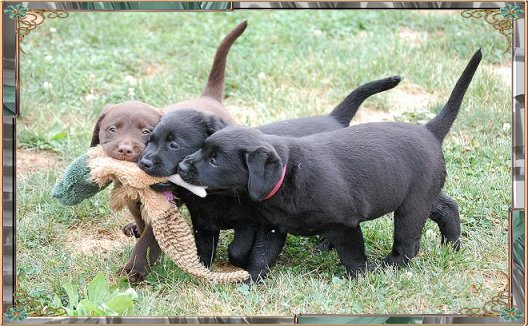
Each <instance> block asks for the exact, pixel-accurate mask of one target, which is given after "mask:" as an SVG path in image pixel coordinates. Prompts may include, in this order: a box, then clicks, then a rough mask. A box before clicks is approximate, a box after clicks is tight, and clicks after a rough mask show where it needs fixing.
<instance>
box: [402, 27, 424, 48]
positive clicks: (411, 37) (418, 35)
mask: <svg viewBox="0 0 528 326" xmlns="http://www.w3.org/2000/svg"><path fill="white" fill-rule="evenodd" d="M399 37H400V39H401V40H402V41H404V42H405V43H406V44H407V45H409V46H410V47H416V46H420V45H422V43H424V42H425V41H427V37H428V34H427V33H426V32H418V31H415V30H412V29H410V28H406V27H404V28H402V29H400V32H399Z"/></svg>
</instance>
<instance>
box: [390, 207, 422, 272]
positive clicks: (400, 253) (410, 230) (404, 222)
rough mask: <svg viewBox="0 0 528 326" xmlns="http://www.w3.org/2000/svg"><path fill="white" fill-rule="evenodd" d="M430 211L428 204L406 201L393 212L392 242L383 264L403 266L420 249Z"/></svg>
mask: <svg viewBox="0 0 528 326" xmlns="http://www.w3.org/2000/svg"><path fill="white" fill-rule="evenodd" d="M429 213H430V206H427V205H425V204H422V203H416V202H415V203H407V204H404V205H402V207H400V208H398V210H396V211H395V212H394V243H393V245H392V251H391V253H390V254H389V255H388V256H387V257H386V258H385V259H384V260H383V263H384V264H385V265H389V266H404V265H406V264H407V263H408V262H409V260H411V259H412V258H413V257H415V256H416V255H417V254H418V251H419V250H420V238H421V236H422V231H423V227H424V225H425V221H426V220H427V218H428V216H429Z"/></svg>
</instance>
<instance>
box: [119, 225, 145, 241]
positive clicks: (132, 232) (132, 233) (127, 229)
mask: <svg viewBox="0 0 528 326" xmlns="http://www.w3.org/2000/svg"><path fill="white" fill-rule="evenodd" d="M121 231H122V232H123V233H124V234H125V235H126V236H127V237H131V238H132V237H134V238H139V237H140V236H141V234H140V233H139V229H138V227H137V225H136V223H128V224H127V225H124V226H123V227H122V228H121Z"/></svg>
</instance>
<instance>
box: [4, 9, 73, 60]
mask: <svg viewBox="0 0 528 326" xmlns="http://www.w3.org/2000/svg"><path fill="white" fill-rule="evenodd" d="M4 13H6V14H7V15H8V16H9V18H11V19H15V20H16V33H17V35H18V42H19V47H20V43H22V40H23V39H24V37H26V36H27V35H29V33H30V32H31V31H32V30H35V29H36V28H37V27H38V26H40V25H42V24H43V23H44V21H45V20H46V18H49V19H55V18H66V17H68V15H69V13H67V12H65V11H62V10H52V9H50V10H29V9H28V8H26V7H24V6H22V5H20V4H17V5H11V6H8V7H7V8H6V9H5V10H4ZM20 51H22V52H24V50H23V49H22V47H20Z"/></svg>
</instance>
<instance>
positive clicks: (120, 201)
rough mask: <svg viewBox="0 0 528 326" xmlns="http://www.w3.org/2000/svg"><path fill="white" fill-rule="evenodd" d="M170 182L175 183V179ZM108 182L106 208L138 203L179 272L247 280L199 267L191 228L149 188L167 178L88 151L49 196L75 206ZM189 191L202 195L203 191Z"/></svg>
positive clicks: (238, 273) (240, 272)
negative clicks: (110, 186) (110, 189)
mask: <svg viewBox="0 0 528 326" xmlns="http://www.w3.org/2000/svg"><path fill="white" fill-rule="evenodd" d="M171 180H173V181H177V182H179V181H178V180H177V178H171ZM112 182H113V183H114V188H113V189H112V191H111V193H110V207H111V208H112V209H113V210H120V209H123V208H124V207H125V206H126V204H127V202H128V201H130V200H138V201H140V202H141V216H142V217H143V219H144V220H145V223H148V224H150V225H152V229H153V231H154V236H155V237H156V240H157V241H158V244H159V245H160V248H161V249H162V250H163V252H164V253H165V254H166V255H167V256H169V257H170V258H171V259H172V260H174V262H175V263H176V264H177V265H178V266H179V267H180V268H181V269H182V270H184V271H185V272H187V273H189V274H191V275H194V276H196V277H199V278H203V279H206V280H209V281H213V282H223V283H226V282H239V281H243V280H246V279H248V278H249V274H248V273H247V272H246V271H244V270H238V271H234V272H212V271H211V270H209V269H207V268H206V267H205V266H204V265H202V264H201V263H200V260H199V258H198V255H197V250H196V244H195V242H194V237H193V233H192V231H191V228H190V227H189V225H188V224H187V222H186V221H185V220H184V219H183V217H182V216H181V215H180V214H179V212H178V209H177V207H176V206H175V205H174V204H173V203H172V202H171V201H169V200H168V199H167V198H166V197H165V196H164V194H162V193H158V192H156V191H154V190H152V189H151V188H150V186H151V185H153V184H156V183H160V182H167V178H160V177H152V176H149V175H147V174H146V173H145V172H143V171H142V170H141V169H139V167H138V166H137V164H136V163H133V162H126V161H119V160H115V159H113V158H110V157H108V156H106V154H105V152H104V150H103V148H102V147H101V146H96V147H92V148H90V150H89V151H88V153H87V154H85V155H83V156H81V157H79V158H78V159H76V160H75V161H73V162H72V164H71V165H70V166H69V167H68V169H67V170H66V173H65V175H64V178H63V180H61V181H59V182H58V183H57V184H56V185H55V186H54V188H53V190H52V194H53V196H54V197H55V198H57V199H59V201H60V202H61V203H63V204H65V205H75V204H77V203H80V202H81V201H82V200H83V199H86V198H89V197H91V196H93V195H95V194H96V193H97V192H98V191H100V190H102V189H104V188H105V187H106V186H108V185H109V184H110V183H112ZM189 190H191V189H189ZM193 190H194V191H195V192H197V193H199V194H202V195H205V190H204V189H203V188H202V189H192V190H191V191H193Z"/></svg>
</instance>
